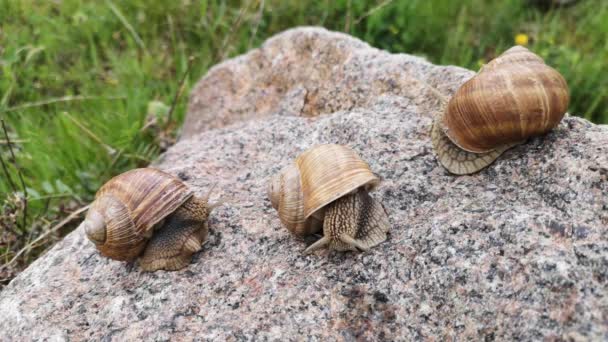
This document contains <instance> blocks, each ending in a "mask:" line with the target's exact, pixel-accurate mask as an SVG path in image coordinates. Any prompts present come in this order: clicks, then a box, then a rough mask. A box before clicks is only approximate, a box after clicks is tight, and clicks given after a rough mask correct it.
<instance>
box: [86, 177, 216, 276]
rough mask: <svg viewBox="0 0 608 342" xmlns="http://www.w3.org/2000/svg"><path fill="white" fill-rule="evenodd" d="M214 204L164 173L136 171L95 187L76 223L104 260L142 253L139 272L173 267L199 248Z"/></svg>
mask: <svg viewBox="0 0 608 342" xmlns="http://www.w3.org/2000/svg"><path fill="white" fill-rule="evenodd" d="M213 207H214V205H209V204H208V202H207V199H206V198H199V197H196V196H194V194H193V192H192V191H191V190H190V189H189V188H188V187H187V186H186V185H185V184H184V183H183V182H182V181H181V180H180V179H178V178H176V177H174V176H172V175H170V174H168V173H165V172H163V171H160V170H157V169H153V168H142V169H135V170H131V171H128V172H125V173H123V174H120V175H118V176H116V177H114V178H112V179H111V180H110V181H108V182H107V183H106V184H104V185H103V186H102V187H101V188H100V189H99V191H98V192H97V194H96V195H95V201H94V202H93V203H92V204H91V207H90V208H89V211H88V213H87V216H86V217H85V220H84V221H83V222H82V223H81V227H82V229H84V231H85V234H86V236H87V237H88V238H89V240H91V242H93V243H94V244H95V246H96V247H97V249H98V250H99V252H100V253H101V254H102V255H104V256H106V257H108V258H111V259H114V260H120V261H132V260H134V259H136V258H138V257H139V256H141V258H140V260H139V264H140V267H141V268H142V269H143V270H144V271H155V270H160V269H164V270H177V269H180V268H183V267H185V266H186V265H188V263H189V262H190V260H191V257H192V254H194V253H195V252H197V251H199V250H200V249H201V246H202V244H203V243H204V242H205V240H206V238H207V232H208V228H207V218H208V216H209V213H210V211H211V209H212V208H213Z"/></svg>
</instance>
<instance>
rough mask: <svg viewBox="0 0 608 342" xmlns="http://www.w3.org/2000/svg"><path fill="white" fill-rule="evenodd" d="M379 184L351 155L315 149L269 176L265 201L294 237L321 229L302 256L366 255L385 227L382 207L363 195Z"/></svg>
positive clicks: (332, 149)
mask: <svg viewBox="0 0 608 342" xmlns="http://www.w3.org/2000/svg"><path fill="white" fill-rule="evenodd" d="M379 182H380V180H379V178H378V177H377V176H376V175H375V174H374V173H373V172H372V171H371V170H370V168H369V165H368V164H367V163H366V162H365V161H363V160H362V159H361V158H360V157H359V156H358V155H357V154H356V153H355V151H353V150H352V149H350V148H348V147H346V146H342V145H335V144H327V145H318V146H315V147H313V148H311V149H309V150H307V151H305V152H304V153H302V154H301V155H300V156H298V157H297V158H296V161H295V163H293V164H291V165H289V166H287V167H286V168H284V169H283V170H282V171H281V172H280V173H279V174H277V175H275V176H274V177H273V178H272V179H271V181H270V185H269V189H268V195H269V198H270V201H271V203H272V206H273V207H274V208H275V209H276V210H277V212H278V213H279V218H280V220H281V222H282V223H283V225H285V227H286V228H287V229H288V230H289V231H290V232H291V233H293V234H295V235H297V236H305V235H310V234H314V233H316V232H318V231H320V230H321V229H323V234H324V236H323V237H322V238H321V239H320V240H318V241H317V242H315V243H314V244H312V245H311V246H309V247H308V248H307V249H306V250H305V253H309V252H312V251H314V250H316V249H319V248H322V247H324V246H328V247H329V248H331V249H335V250H339V251H345V250H356V249H360V250H367V249H369V248H371V247H373V246H375V245H378V244H379V243H381V242H383V241H384V240H386V233H387V232H388V229H389V227H390V223H389V220H388V216H387V214H386V212H385V210H384V208H383V207H382V204H381V203H380V202H378V201H377V200H375V199H374V198H372V197H371V196H370V195H369V194H368V191H371V190H373V188H374V187H375V186H377V185H378V184H379Z"/></svg>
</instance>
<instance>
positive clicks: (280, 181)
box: [268, 164, 322, 236]
mask: <svg viewBox="0 0 608 342" xmlns="http://www.w3.org/2000/svg"><path fill="white" fill-rule="evenodd" d="M268 197H269V198H270V202H271V204H272V207H273V208H275V209H276V210H277V212H278V213H279V219H280V220H281V223H283V225H284V226H285V227H286V228H287V229H288V230H289V231H290V232H292V233H293V234H295V235H297V236H306V235H310V234H314V233H316V232H318V231H319V230H321V228H322V226H321V225H320V222H319V221H318V220H316V219H314V218H310V219H306V217H305V215H304V195H303V193H302V187H301V183H300V171H299V170H298V168H297V167H296V165H295V164H291V165H288V166H287V167H285V168H284V169H283V170H282V171H281V172H280V173H278V174H277V175H275V176H274V177H273V178H272V180H271V182H270V188H269V190H268Z"/></svg>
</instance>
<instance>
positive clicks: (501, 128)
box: [432, 46, 570, 174]
mask: <svg viewBox="0 0 608 342" xmlns="http://www.w3.org/2000/svg"><path fill="white" fill-rule="evenodd" d="M569 100H570V96H569V92H568V85H567V84H566V81H565V80H564V78H563V77H562V75H560V73H559V72H557V71H556V70H555V69H553V68H551V67H549V66H547V65H546V64H545V63H544V62H543V60H542V58H540V57H539V56H537V55H535V54H534V53H532V52H530V51H529V50H527V49H526V48H524V47H521V46H515V47H512V48H510V49H509V50H507V51H505V52H504V53H503V54H502V55H500V56H498V57H497V58H496V59H494V60H492V61H491V62H490V63H488V64H487V65H485V66H484V67H483V68H481V70H480V71H479V73H477V75H475V76H474V77H473V78H471V79H470V80H469V81H467V82H465V83H464V84H463V85H462V86H461V87H460V88H459V89H458V90H457V91H456V93H455V94H454V96H452V98H451V99H450V100H449V102H448V104H447V107H446V109H445V111H444V113H443V114H442V115H440V116H438V117H436V118H435V122H434V124H433V131H432V140H433V146H434V148H435V150H436V151H437V154H438V159H439V161H440V162H441V164H442V165H443V166H445V167H446V168H447V169H448V170H449V171H450V172H452V173H456V174H465V173H473V172H477V171H479V170H481V169H482V168H484V167H486V166H488V165H489V164H491V163H492V162H493V161H494V160H496V158H498V156H499V155H500V154H501V153H503V152H504V151H505V150H507V149H509V148H510V147H512V146H514V145H516V144H519V143H521V142H523V141H525V140H526V139H527V138H529V137H531V136H535V135H542V134H545V133H547V132H548V131H550V130H551V129H553V128H554V127H556V126H557V125H558V124H559V122H560V121H561V119H562V118H563V117H564V115H565V113H566V110H567V108H568V103H569ZM446 138H447V139H446Z"/></svg>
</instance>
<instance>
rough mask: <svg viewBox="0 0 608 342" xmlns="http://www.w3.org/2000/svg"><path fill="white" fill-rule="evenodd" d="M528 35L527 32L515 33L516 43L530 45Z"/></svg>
mask: <svg viewBox="0 0 608 342" xmlns="http://www.w3.org/2000/svg"><path fill="white" fill-rule="evenodd" d="M528 40H529V38H528V35H527V34H525V33H518V34H516V35H515V44H517V45H523V46H526V45H528Z"/></svg>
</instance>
